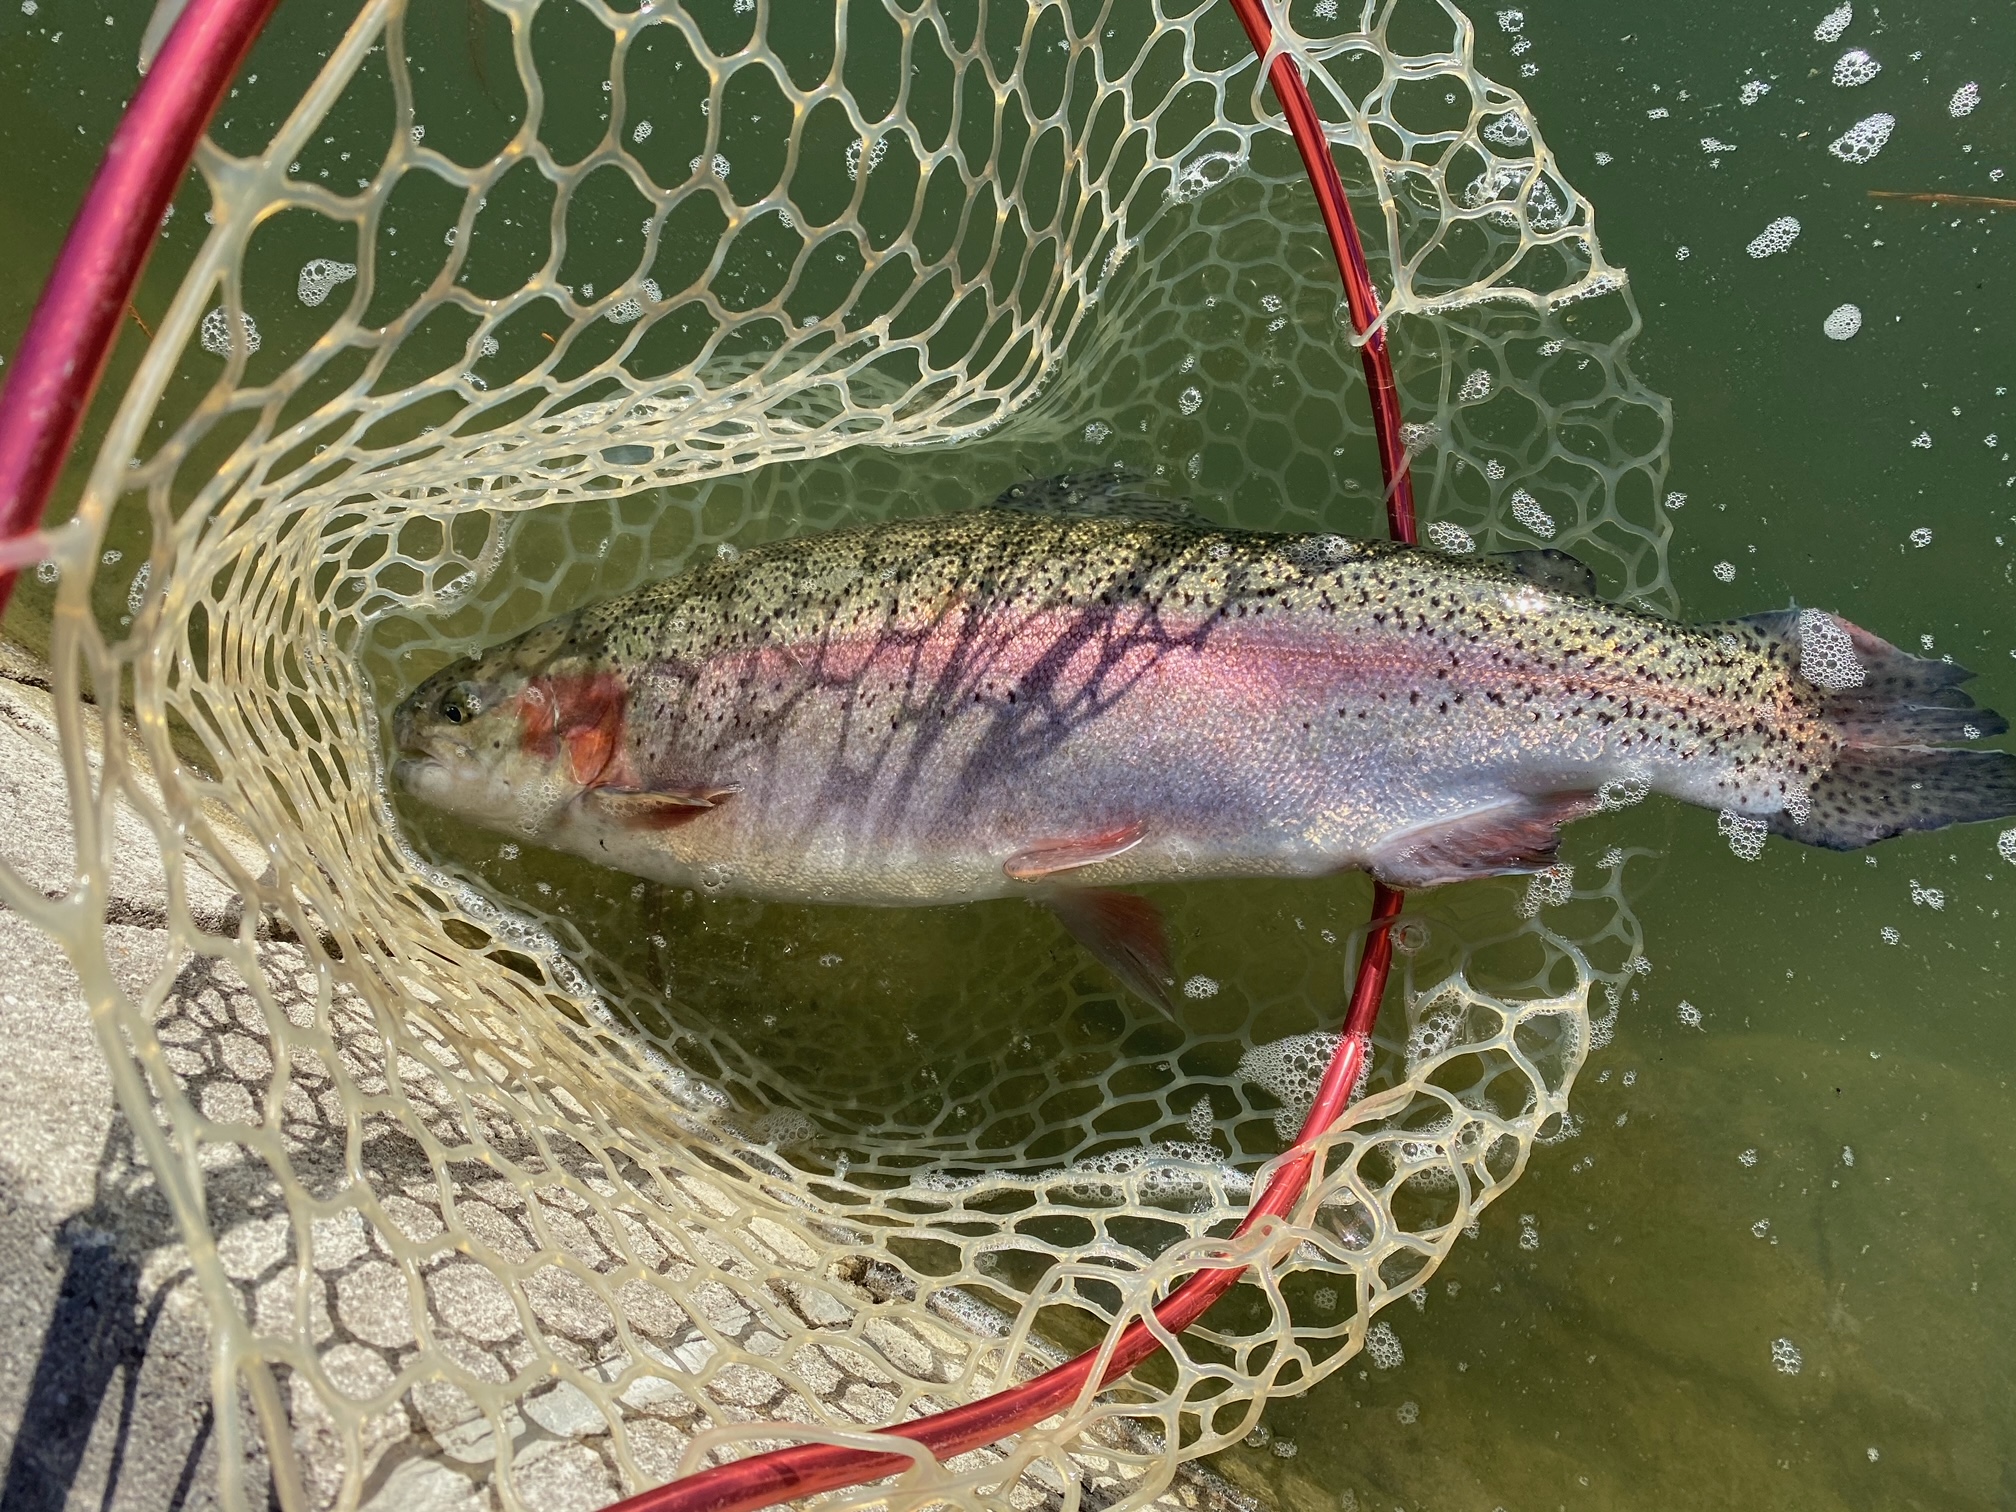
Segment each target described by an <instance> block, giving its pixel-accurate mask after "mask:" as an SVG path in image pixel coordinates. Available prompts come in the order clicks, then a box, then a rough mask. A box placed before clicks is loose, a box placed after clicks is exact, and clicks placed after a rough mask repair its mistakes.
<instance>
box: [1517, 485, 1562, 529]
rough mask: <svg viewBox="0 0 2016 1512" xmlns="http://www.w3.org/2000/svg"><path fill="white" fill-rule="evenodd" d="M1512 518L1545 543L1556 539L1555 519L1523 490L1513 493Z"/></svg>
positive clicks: (1519, 489)
mask: <svg viewBox="0 0 2016 1512" xmlns="http://www.w3.org/2000/svg"><path fill="white" fill-rule="evenodd" d="M1512 517H1513V518H1514V519H1515V520H1517V521H1518V522H1519V523H1520V524H1521V525H1524V526H1525V527H1526V528H1527V529H1528V530H1530V531H1532V532H1533V534H1535V535H1537V536H1538V537H1540V539H1541V540H1543V541H1549V540H1552V539H1553V538H1554V517H1553V516H1552V515H1550V514H1549V513H1547V511H1546V510H1544V509H1542V508H1541V507H1540V501H1539V500H1538V499H1536V498H1534V497H1533V495H1531V494H1530V493H1528V492H1526V490H1525V489H1523V488H1518V489H1514V490H1513V491H1512Z"/></svg>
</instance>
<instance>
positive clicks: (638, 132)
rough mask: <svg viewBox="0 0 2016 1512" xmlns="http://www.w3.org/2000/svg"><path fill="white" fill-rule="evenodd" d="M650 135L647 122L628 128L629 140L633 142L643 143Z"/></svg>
mask: <svg viewBox="0 0 2016 1512" xmlns="http://www.w3.org/2000/svg"><path fill="white" fill-rule="evenodd" d="M650 135H651V123H650V122H649V121H639V122H638V123H637V124H636V125H635V126H632V127H631V128H630V140H631V141H633V142H642V141H645V140H646V139H648V138H649V137H650Z"/></svg>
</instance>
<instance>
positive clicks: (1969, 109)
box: [1869, 83, 1981, 1459]
mask: <svg viewBox="0 0 2016 1512" xmlns="http://www.w3.org/2000/svg"><path fill="white" fill-rule="evenodd" d="M1980 103H1981V86H1980V85H1979V84H1974V83H1967V84H1962V85H1961V86H1960V87H1959V88H1958V89H1956V90H1954V91H1953V98H1952V99H1950V100H1948V101H1947V102H1946V114H1948V115H1950V116H1952V117H1953V119H1954V120H1956V121H1957V120H1959V119H1960V117H1961V116H1964V115H1972V114H1973V113H1974V107H1975V106H1977V105H1979V104H1980ZM1869 1455H1870V1458H1872V1459H1873V1458H1875V1455H1876V1451H1875V1450H1873V1449H1872V1450H1870V1451H1869Z"/></svg>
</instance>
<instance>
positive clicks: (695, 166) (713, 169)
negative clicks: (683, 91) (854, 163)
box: [686, 152, 854, 179]
mask: <svg viewBox="0 0 2016 1512" xmlns="http://www.w3.org/2000/svg"><path fill="white" fill-rule="evenodd" d="M702 163H705V164H706V165H707V171H708V172H709V173H711V174H713V175H714V177H716V178H718V179H725V178H727V177H728V159H727V158H726V157H724V156H722V155H721V154H720V153H718V152H717V153H715V154H714V156H713V157H711V158H697V157H696V158H694V159H693V161H692V162H690V163H688V164H687V165H686V166H687V167H688V168H690V169H692V170H693V171H694V172H695V173H698V172H699V171H700V165H701V164H702ZM847 176H848V177H849V178H852V177H853V176H854V175H853V174H852V173H851V172H850V173H849V174H848V175H847Z"/></svg>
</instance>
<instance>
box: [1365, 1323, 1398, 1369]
mask: <svg viewBox="0 0 2016 1512" xmlns="http://www.w3.org/2000/svg"><path fill="white" fill-rule="evenodd" d="M1365 1354H1366V1356H1367V1358H1369V1359H1370V1360H1371V1361H1372V1363H1373V1364H1374V1365H1375V1366H1377V1367H1378V1368H1379V1369H1380V1370H1392V1369H1394V1368H1395V1367H1397V1366H1399V1365H1402V1364H1404V1363H1405V1362H1406V1359H1407V1352H1406V1351H1405V1350H1404V1349H1402V1348H1401V1347H1400V1336H1399V1335H1398V1334H1396V1333H1394V1332H1393V1325H1392V1324H1391V1323H1374V1324H1373V1325H1372V1326H1371V1327H1370V1328H1368V1329H1366V1330H1365Z"/></svg>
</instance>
